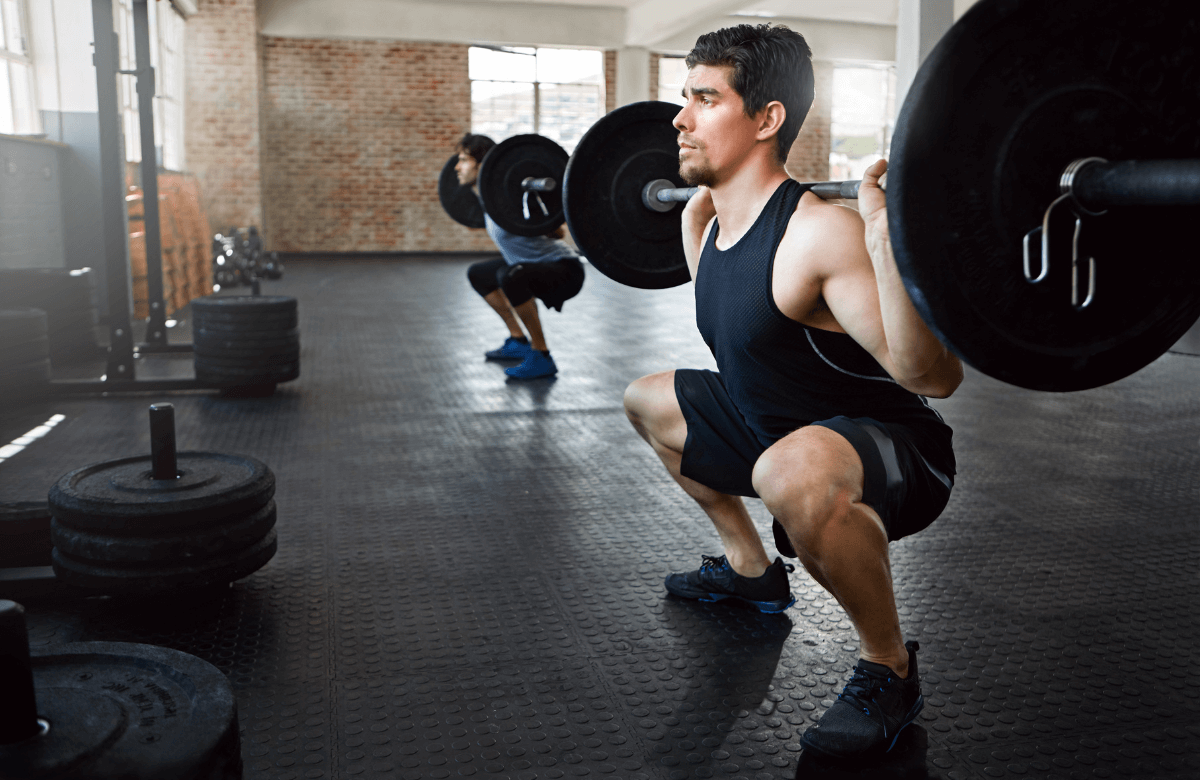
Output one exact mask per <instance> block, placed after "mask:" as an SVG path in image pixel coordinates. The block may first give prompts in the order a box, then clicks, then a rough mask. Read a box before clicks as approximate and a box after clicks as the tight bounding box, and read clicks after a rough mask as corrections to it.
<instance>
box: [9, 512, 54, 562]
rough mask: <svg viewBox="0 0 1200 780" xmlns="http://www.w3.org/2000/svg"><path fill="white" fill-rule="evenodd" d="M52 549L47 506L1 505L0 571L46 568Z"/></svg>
mask: <svg viewBox="0 0 1200 780" xmlns="http://www.w3.org/2000/svg"><path fill="white" fill-rule="evenodd" d="M51 546H52V543H51V541H50V507H49V506H47V505H46V502H44V501H17V502H11V503H0V568H9V567H15V566H49V565H50V548H51Z"/></svg>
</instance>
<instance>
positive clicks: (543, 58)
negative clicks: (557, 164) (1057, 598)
mask: <svg viewBox="0 0 1200 780" xmlns="http://www.w3.org/2000/svg"><path fill="white" fill-rule="evenodd" d="M467 56H468V66H469V70H470V77H471V132H473V133H482V134H483V135H488V136H491V137H492V138H493V139H495V140H496V141H503V140H504V139H505V138H508V137H510V136H514V135H519V134H521V133H539V134H541V135H544V136H546V137H547V138H550V139H552V140H553V141H555V142H557V143H558V144H560V145H561V146H562V147H563V148H564V149H566V150H567V152H568V153H570V152H571V151H574V149H575V145H576V144H577V143H579V139H580V138H582V137H583V134H584V133H585V132H587V130H588V128H590V127H591V126H592V125H593V124H595V122H596V120H598V119H599V118H600V117H601V116H603V115H604V55H603V54H602V53H601V52H599V51H589V50H584V49H533V48H518V47H504V48H485V47H482V46H472V47H471V48H470V50H469V51H468V54H467Z"/></svg>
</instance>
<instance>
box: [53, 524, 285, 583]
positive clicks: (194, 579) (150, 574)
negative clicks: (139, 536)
mask: <svg viewBox="0 0 1200 780" xmlns="http://www.w3.org/2000/svg"><path fill="white" fill-rule="evenodd" d="M277 548H278V542H277V539H276V535H275V530H274V529H271V530H270V531H267V535H266V536H264V537H263V538H262V539H260V540H259V541H258V542H256V543H254V544H253V545H251V546H249V547H244V548H242V549H241V550H236V551H234V552H231V553H229V554H227V555H223V556H218V557H215V558H205V559H202V560H196V561H187V562H183V561H177V562H173V563H162V562H158V563H151V564H141V565H137V564H118V563H113V562H98V561H88V560H83V559H80V558H76V557H74V556H72V555H67V554H65V553H64V552H63V551H62V550H60V549H58V548H57V547H55V548H54V551H53V553H52V555H53V566H54V574H55V576H57V577H58V579H60V580H62V581H63V582H64V583H66V584H68V585H74V586H76V587H80V588H88V589H91V590H99V591H103V592H105V593H128V594H144V595H151V594H157V593H167V592H171V591H184V590H202V589H204V588H209V587H212V586H214V585H227V584H229V583H231V582H235V581H236V580H240V579H242V578H243V577H247V576H249V575H251V574H253V573H254V572H256V571H258V570H259V569H261V568H262V567H263V566H265V565H266V563H267V561H269V560H271V558H272V557H274V555H275V551H276V549H277Z"/></svg>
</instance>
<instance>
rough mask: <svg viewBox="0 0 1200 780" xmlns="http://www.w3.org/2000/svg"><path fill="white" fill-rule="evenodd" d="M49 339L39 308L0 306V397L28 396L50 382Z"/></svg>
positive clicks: (44, 317) (44, 319)
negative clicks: (1, 307) (7, 307)
mask: <svg viewBox="0 0 1200 780" xmlns="http://www.w3.org/2000/svg"><path fill="white" fill-rule="evenodd" d="M49 344H50V340H49V337H48V335H47V330H46V313H45V312H44V311H42V310H41V309H0V399H2V400H15V399H21V398H30V397H32V396H35V395H37V394H38V393H40V392H41V391H43V390H44V389H45V388H46V386H47V385H48V384H49V383H50V346H49Z"/></svg>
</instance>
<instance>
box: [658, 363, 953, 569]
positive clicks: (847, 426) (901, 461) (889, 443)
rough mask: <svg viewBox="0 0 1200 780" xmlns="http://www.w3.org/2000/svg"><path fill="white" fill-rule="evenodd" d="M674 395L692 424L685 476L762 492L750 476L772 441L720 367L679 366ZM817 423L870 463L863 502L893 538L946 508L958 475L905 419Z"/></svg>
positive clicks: (780, 543) (783, 543)
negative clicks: (917, 438) (920, 445)
mask: <svg viewBox="0 0 1200 780" xmlns="http://www.w3.org/2000/svg"><path fill="white" fill-rule="evenodd" d="M675 397H676V399H677V400H678V401H679V408H680V409H681V410H682V411H683V419H684V421H685V422H686V423H687V429H688V433H687V441H686V443H685V444H684V447H683V462H682V464H681V467H680V472H681V473H682V474H683V476H685V477H687V478H688V479H693V480H695V481H696V482H699V483H700V484H702V485H705V486H707V487H709V488H712V489H713V490H716V491H718V492H721V493H726V494H729V495H735V496H749V497H754V498H757V497H758V494H757V493H756V492H755V490H754V485H753V483H752V481H751V475H752V473H753V471H754V464H755V462H756V461H757V460H758V458H759V456H760V455H762V454H763V452H765V451H766V449H767V446H766V445H763V444H762V443H761V442H760V441H759V440H758V438H757V437H756V436H755V435H754V432H753V431H752V430H750V427H749V426H748V425H746V422H745V420H744V419H743V418H742V415H741V413H740V412H739V411H738V410H737V408H736V407H735V406H734V405H733V401H732V400H731V399H730V398H729V394H728V393H726V392H725V385H724V383H723V382H722V381H721V376H720V374H717V373H715V372H713V371H704V370H696V369H679V370H677V371H676V372H675ZM812 425H820V426H821V427H824V428H828V429H830V430H831V431H834V432H836V433H838V434H840V435H841V436H842V437H843V438H844V439H846V441H848V442H850V446H852V447H854V451H855V452H857V453H858V457H859V459H860V460H861V461H862V464H863V499H862V500H863V503H864V504H867V505H868V506H870V507H871V508H872V509H874V510H875V511H876V512H877V513H878V514H879V517H880V518H881V519H882V520H883V524H884V527H885V528H887V534H888V541H896V540H897V539H901V538H903V537H905V536H909V535H910V534H914V533H916V532H917V531H920V530H922V529H923V528H925V527H927V526H928V525H929V524H930V523H932V522H933V521H934V520H936V519H937V517H938V515H940V514H941V513H942V510H943V509H945V508H946V502H947V501H949V500H950V490H951V488H952V487H953V485H954V480H953V478H952V477H949V476H947V475H946V474H944V473H943V472H941V471H940V470H938V469H937V468H935V467H934V466H932V465H931V464H930V463H929V462H928V461H927V460H926V459H925V457H924V456H922V454H921V453H920V452H919V451H918V449H917V447H916V446H915V444H914V443H913V441H912V437H911V436H910V435H909V432H908V429H907V427H906V426H904V425H896V424H888V423H883V422H879V421H878V420H874V419H872V418H870V417H857V418H854V419H851V418H849V417H834V418H831V419H828V420H819V421H817V422H814V423H812ZM775 526H776V528H775V538H776V546H777V547H778V548H779V551H780V552H781V553H783V554H785V555H789V554H791V555H792V557H795V556H794V552H793V551H792V550H791V544H790V543H789V542H788V540H787V537H786V535H783V534H782V530H783V529H782V528H780V527H779V523H778V522H776V523H775Z"/></svg>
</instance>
